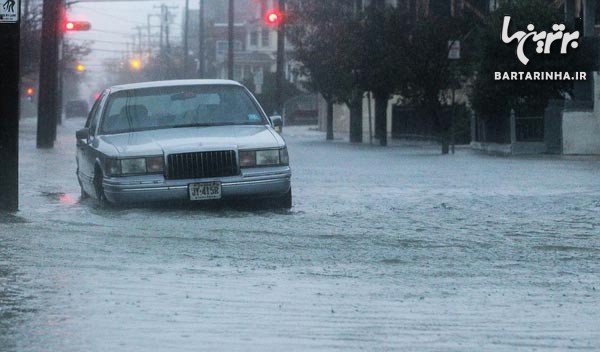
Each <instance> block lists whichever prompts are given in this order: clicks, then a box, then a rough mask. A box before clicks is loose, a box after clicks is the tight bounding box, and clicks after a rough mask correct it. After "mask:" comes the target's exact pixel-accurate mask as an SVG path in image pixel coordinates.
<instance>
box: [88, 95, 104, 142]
mask: <svg viewBox="0 0 600 352" xmlns="http://www.w3.org/2000/svg"><path fill="white" fill-rule="evenodd" d="M105 98H106V92H104V93H102V96H101V97H100V98H98V100H97V101H96V106H95V110H94V111H93V112H92V114H91V118H92V119H91V121H90V126H89V128H90V136H95V135H96V133H97V131H98V120H100V115H101V114H102V104H103V103H104V100H105Z"/></svg>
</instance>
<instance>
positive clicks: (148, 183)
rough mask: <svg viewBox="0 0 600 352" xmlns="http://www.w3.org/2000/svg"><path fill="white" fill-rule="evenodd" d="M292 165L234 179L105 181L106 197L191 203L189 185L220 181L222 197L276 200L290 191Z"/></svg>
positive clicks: (244, 172)
mask: <svg viewBox="0 0 600 352" xmlns="http://www.w3.org/2000/svg"><path fill="white" fill-rule="evenodd" d="M291 178H292V171H291V169H290V167H289V166H278V167H266V168H255V169H243V170H242V172H241V175H238V176H233V177H220V178H203V179H189V180H166V179H165V178H164V176H163V175H144V176H132V177H111V178H105V179H104V181H103V183H102V185H103V188H104V194H105V196H106V198H107V199H108V201H110V202H111V203H142V202H160V201H185V200H189V193H188V186H189V185H190V184H192V183H198V182H221V184H222V197H223V198H224V199H228V198H244V197H277V196H281V195H284V194H285V193H287V192H288V191H289V190H290V188H291Z"/></svg>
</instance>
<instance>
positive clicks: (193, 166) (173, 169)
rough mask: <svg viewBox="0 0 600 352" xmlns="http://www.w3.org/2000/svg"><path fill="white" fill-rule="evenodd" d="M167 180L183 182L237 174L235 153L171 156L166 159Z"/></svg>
mask: <svg viewBox="0 0 600 352" xmlns="http://www.w3.org/2000/svg"><path fill="white" fill-rule="evenodd" d="M167 163H168V165H167V178H168V179H171V180H183V179H191V178H213V177H227V176H236V175H238V174H239V170H238V165H237V157H236V154H235V151H233V150H225V151H215V152H198V153H183V154H171V155H169V156H168V157H167Z"/></svg>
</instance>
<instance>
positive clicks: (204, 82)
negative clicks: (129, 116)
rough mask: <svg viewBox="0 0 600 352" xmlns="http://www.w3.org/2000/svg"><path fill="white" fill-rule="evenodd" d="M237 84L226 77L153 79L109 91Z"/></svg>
mask: <svg viewBox="0 0 600 352" xmlns="http://www.w3.org/2000/svg"><path fill="white" fill-rule="evenodd" d="M210 85H219V86H223V85H225V86H238V87H242V85H241V84H240V83H239V82H236V81H230V80H226V79H185V80H172V81H154V82H142V83H132V84H122V85H118V86H113V87H111V88H110V92H111V93H114V92H119V91H123V90H132V89H144V88H161V87H178V86H210Z"/></svg>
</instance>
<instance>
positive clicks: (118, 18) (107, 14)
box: [79, 6, 145, 26]
mask: <svg viewBox="0 0 600 352" xmlns="http://www.w3.org/2000/svg"><path fill="white" fill-rule="evenodd" d="M79 7H80V8H82V9H84V10H87V11H92V12H95V13H97V14H99V15H102V16H106V17H110V18H114V19H115V20H119V21H123V22H126V23H129V24H135V25H140V26H141V25H145V23H141V22H135V21H131V20H130V19H127V18H125V17H119V16H115V15H113V14H111V13H108V12H104V11H100V10H96V9H92V8H89V7H86V6H79Z"/></svg>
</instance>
